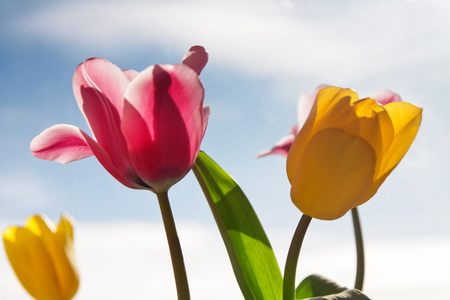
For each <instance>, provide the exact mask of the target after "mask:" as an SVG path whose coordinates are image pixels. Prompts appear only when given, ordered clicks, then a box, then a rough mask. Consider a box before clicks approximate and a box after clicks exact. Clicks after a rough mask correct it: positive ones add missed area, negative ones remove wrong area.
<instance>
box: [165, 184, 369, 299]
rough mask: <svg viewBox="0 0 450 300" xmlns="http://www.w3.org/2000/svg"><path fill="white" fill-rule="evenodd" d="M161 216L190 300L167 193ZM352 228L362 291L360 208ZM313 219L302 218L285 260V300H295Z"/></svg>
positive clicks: (179, 283) (182, 294) (183, 294)
mask: <svg viewBox="0 0 450 300" xmlns="http://www.w3.org/2000/svg"><path fill="white" fill-rule="evenodd" d="M157 197H158V201H159V206H160V209H161V215H162V219H163V223H164V228H165V230H166V236H167V242H168V244H169V250H170V256H171V258H172V267H173V272H174V276H175V283H176V287H177V294H178V299H179V300H189V299H190V294H189V285H188V280H187V275H186V268H185V265H184V259H183V254H182V251H181V246H180V241H179V239H178V234H177V229H176V227H175V222H174V219H173V215H172V210H171V208H170V203H169V198H168V196H167V192H162V193H158V194H157ZM352 219H353V227H354V230H355V241H356V253H357V255H356V256H357V267H356V280H355V289H358V290H362V287H363V281H364V248H363V240H362V233H361V225H360V222H359V217H358V210H357V208H353V209H352ZM311 220H312V218H311V217H310V216H308V215H305V214H304V215H302V217H301V219H300V222H299V224H298V226H297V229H296V230H295V233H294V236H293V238H292V242H291V245H290V247H289V252H288V255H287V259H286V265H285V270H284V278H283V300H292V299H295V292H296V290H295V274H296V272H297V264H298V259H299V255H300V250H301V247H302V243H303V240H304V238H305V234H306V231H307V230H308V227H309V224H310V223H311Z"/></svg>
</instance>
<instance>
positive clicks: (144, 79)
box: [122, 65, 208, 191]
mask: <svg viewBox="0 0 450 300" xmlns="http://www.w3.org/2000/svg"><path fill="white" fill-rule="evenodd" d="M203 97H204V90H203V86H202V84H201V82H200V80H199V78H198V75H197V74H196V73H195V72H194V71H192V69H191V68H189V67H186V66H184V65H156V66H151V67H149V68H147V69H146V70H144V71H143V72H141V73H139V75H138V76H137V77H136V78H135V79H134V80H133V81H132V82H131V83H130V86H129V87H128V89H127V92H126V94H125V98H126V101H125V105H124V111H123V120H122V131H123V133H124V135H125V138H126V141H127V145H128V150H129V153H130V159H131V162H132V165H133V168H134V169H135V170H136V171H137V173H138V175H139V176H140V177H141V178H142V179H143V180H144V181H145V182H146V183H147V184H148V185H150V186H152V187H153V188H154V189H155V190H156V191H161V190H163V189H168V188H169V187H170V186H171V185H173V184H174V183H176V182H177V181H178V180H180V179H181V178H182V177H183V176H184V175H185V174H186V173H187V172H188V171H189V169H190V168H191V166H192V164H193V162H194V160H195V158H196V157H197V154H198V151H199V148H200V143H201V140H202V138H203V133H204V129H205V124H204V123H205V122H206V121H207V117H206V115H207V114H208V108H206V109H204V108H203ZM205 119H206V120H205Z"/></svg>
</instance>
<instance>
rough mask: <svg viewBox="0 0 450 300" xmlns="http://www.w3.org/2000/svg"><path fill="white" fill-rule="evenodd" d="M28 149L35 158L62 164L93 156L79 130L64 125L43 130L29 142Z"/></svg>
mask: <svg viewBox="0 0 450 300" xmlns="http://www.w3.org/2000/svg"><path fill="white" fill-rule="evenodd" d="M30 149H31V153H32V154H33V155H34V156H35V157H37V158H40V159H45V160H53V161H57V162H59V163H63V164H66V163H68V162H71V161H75V160H79V159H83V158H85V157H89V156H92V155H93V153H92V151H91V148H90V147H89V145H88V144H87V143H86V140H85V139H84V136H83V134H82V133H81V130H80V129H79V128H77V127H75V126H72V125H64V124H60V125H54V126H52V127H50V128H48V129H46V130H44V131H43V132H42V133H41V134H40V135H38V136H37V137H35V138H34V139H33V140H32V141H31V144H30Z"/></svg>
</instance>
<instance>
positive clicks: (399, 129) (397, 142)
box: [378, 102, 422, 177]
mask: <svg viewBox="0 0 450 300" xmlns="http://www.w3.org/2000/svg"><path fill="white" fill-rule="evenodd" d="M385 108H386V111H387V112H388V114H389V116H390V118H391V121H392V125H393V127H394V132H395V133H394V139H393V141H392V143H391V145H390V147H389V150H388V151H387V153H386V155H385V156H384V159H383V163H382V167H381V170H380V173H379V175H378V177H382V175H383V174H384V173H387V172H389V171H391V170H392V169H394V168H395V167H396V166H397V164H398V163H399V162H400V160H401V159H402V158H403V156H405V154H406V152H407V151H408V149H409V147H410V146H411V144H412V142H413V141H414V139H415V138H416V135H417V132H418V131H419V127H420V123H421V121H422V108H420V107H417V106H415V105H414V104H410V103H407V102H392V103H389V104H387V105H385Z"/></svg>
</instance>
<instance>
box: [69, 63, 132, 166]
mask: <svg viewBox="0 0 450 300" xmlns="http://www.w3.org/2000/svg"><path fill="white" fill-rule="evenodd" d="M128 84H129V80H128V78H127V76H126V75H125V73H124V72H123V71H122V70H120V69H119V68H118V67H117V66H116V65H113V64H112V63H110V62H109V61H107V60H104V59H99V58H92V59H89V60H87V61H86V62H84V63H82V64H80V65H79V66H78V68H77V69H76V71H75V74H74V76H73V91H74V94H75V98H76V99H77V103H78V106H79V107H80V110H81V111H82V112H83V114H84V115H85V117H86V121H87V122H88V124H89V126H90V128H91V130H92V133H93V135H94V137H95V139H96V140H97V142H98V143H99V144H100V145H101V147H102V148H103V149H104V150H105V151H106V152H107V153H108V156H109V157H110V159H111V161H112V163H113V164H114V165H115V166H116V167H117V168H118V169H119V170H121V171H124V170H126V169H127V166H128V152H127V148H126V143H125V139H124V137H123V134H122V132H121V129H120V122H121V117H122V110H123V102H124V98H123V97H124V94H125V90H126V88H127V86H128Z"/></svg>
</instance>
